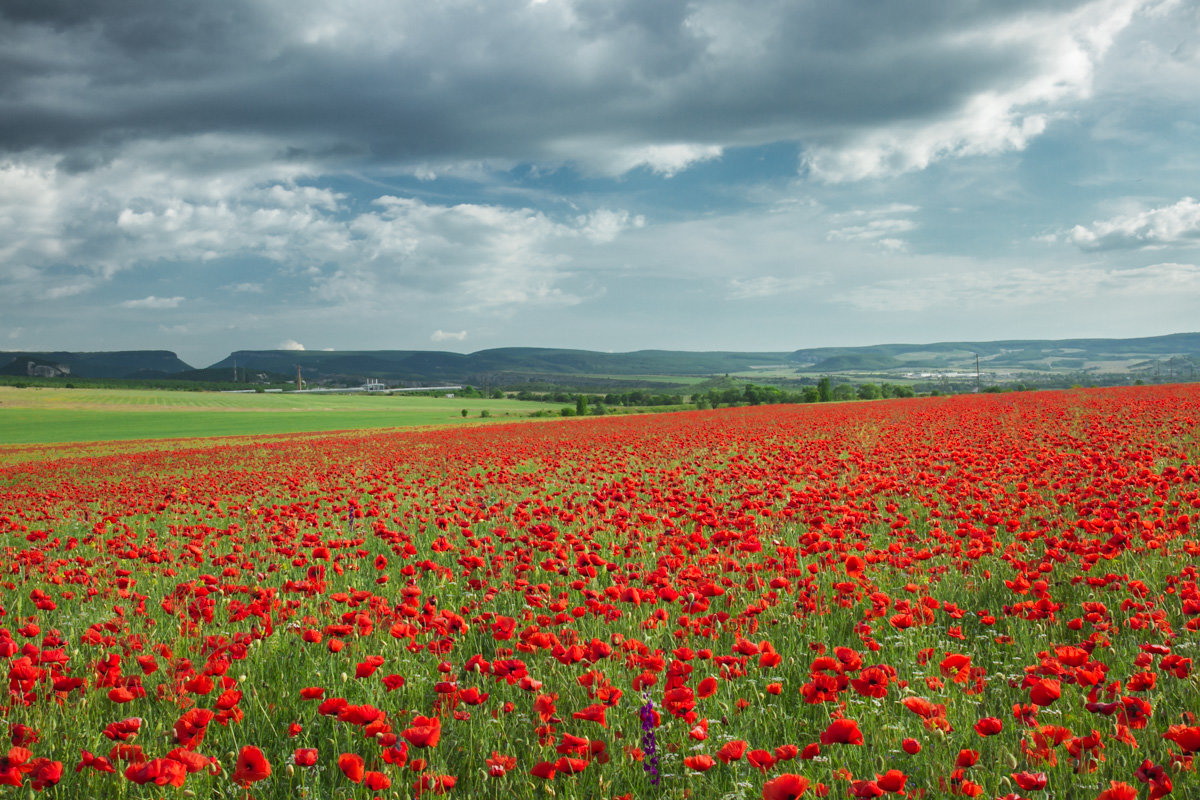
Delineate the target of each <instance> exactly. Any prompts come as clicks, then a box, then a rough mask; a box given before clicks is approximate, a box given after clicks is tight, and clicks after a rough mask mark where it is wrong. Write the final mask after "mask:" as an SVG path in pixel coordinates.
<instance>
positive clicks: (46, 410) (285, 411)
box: [0, 387, 557, 446]
mask: <svg viewBox="0 0 1200 800" xmlns="http://www.w3.org/2000/svg"><path fill="white" fill-rule="evenodd" d="M543 407H544V406H543V405H542V404H539V403H529V402H522V401H518V400H491V399H482V398H459V397H411V396H408V397H404V396H393V397H387V396H378V395H372V396H367V395H297V394H221V393H216V392H169V391H152V390H120V389H41V388H27V389H16V388H10V387H0V446H3V445H22V444H50V443H56V442H107V441H119V440H129V439H173V438H182V437H189V438H190V437H218V436H241V435H247V434H280V433H305V432H313V431H336V430H358V429H367V428H408V427H417V426H429V425H456V424H462V423H463V422H464V419H463V416H462V409H464V408H465V409H466V410H467V414H468V418H467V419H468V421H473V422H476V423H478V422H484V421H485V420H484V419H482V418H481V417H480V414H481V413H482V412H484V411H487V412H488V413H489V415H490V416H489V418H488V419H490V420H493V421H503V420H505V419H507V420H510V421H511V420H512V419H514V418H518V417H526V416H528V415H529V414H531V413H532V412H534V411H537V410H538V409H540V408H543ZM555 408H557V406H555Z"/></svg>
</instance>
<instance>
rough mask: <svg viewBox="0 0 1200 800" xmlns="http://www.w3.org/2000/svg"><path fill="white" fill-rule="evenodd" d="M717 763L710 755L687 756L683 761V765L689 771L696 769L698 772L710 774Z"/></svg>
mask: <svg viewBox="0 0 1200 800" xmlns="http://www.w3.org/2000/svg"><path fill="white" fill-rule="evenodd" d="M716 763H717V762H716V761H714V760H713V757H712V756H709V755H698V756H686V757H685V758H684V759H683V765H684V766H685V767H687V768H688V769H694V770H696V771H697V772H708V771H709V770H710V769H712V768H713V766H714V765H715V764H716Z"/></svg>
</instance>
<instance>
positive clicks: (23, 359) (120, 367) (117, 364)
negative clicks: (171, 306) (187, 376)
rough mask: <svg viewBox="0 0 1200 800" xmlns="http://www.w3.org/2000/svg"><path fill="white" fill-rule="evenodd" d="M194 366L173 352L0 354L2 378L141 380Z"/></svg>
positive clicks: (127, 351)
mask: <svg viewBox="0 0 1200 800" xmlns="http://www.w3.org/2000/svg"><path fill="white" fill-rule="evenodd" d="M191 368H192V367H191V366H190V365H188V364H186V363H184V362H183V361H180V360H179V357H178V356H177V355H175V354H174V353H172V352H171V351H170V350H116V351H112V352H106V353H71V352H64V351H55V352H37V353H34V352H0V375H28V376H38V377H48V378H57V377H71V376H73V377H77V378H141V377H148V376H151V375H154V376H162V375H173V374H175V373H178V372H183V371H184V370H190V369H191Z"/></svg>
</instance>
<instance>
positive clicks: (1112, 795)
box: [1096, 781, 1138, 800]
mask: <svg viewBox="0 0 1200 800" xmlns="http://www.w3.org/2000/svg"><path fill="white" fill-rule="evenodd" d="M1096 800H1138V791H1137V789H1135V788H1134V787H1132V786H1130V785H1129V784H1128V783H1121V782H1119V781H1109V788H1107V789H1105V790H1104V791H1103V792H1101V793H1100V794H1098V795H1096Z"/></svg>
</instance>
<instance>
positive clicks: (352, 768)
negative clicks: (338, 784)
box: [337, 753, 366, 783]
mask: <svg viewBox="0 0 1200 800" xmlns="http://www.w3.org/2000/svg"><path fill="white" fill-rule="evenodd" d="M337 763H338V769H340V770H341V771H342V774H343V775H345V776H346V778H347V779H349V780H350V782H351V783H362V779H363V775H364V774H365V773H366V762H365V761H363V757H362V756H360V755H358V754H357V753H342V754H341V755H340V756H338V762H337Z"/></svg>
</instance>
